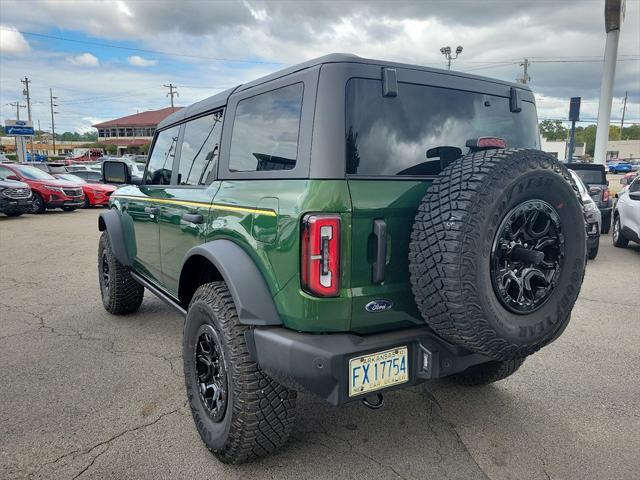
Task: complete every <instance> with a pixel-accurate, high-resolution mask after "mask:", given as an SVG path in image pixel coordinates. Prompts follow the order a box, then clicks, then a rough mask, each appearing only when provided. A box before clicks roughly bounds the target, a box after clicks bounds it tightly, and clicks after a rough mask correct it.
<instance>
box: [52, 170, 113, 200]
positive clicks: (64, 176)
mask: <svg viewBox="0 0 640 480" xmlns="http://www.w3.org/2000/svg"><path fill="white" fill-rule="evenodd" d="M78 173H85V172H78ZM91 173H93V172H91ZM98 176H100V174H98ZM54 177H56V178H58V179H60V180H65V181H67V182H73V183H75V184H77V185H80V186H81V187H82V191H83V193H84V207H85V208H89V207H97V206H100V207H104V206H106V205H108V204H109V197H110V196H111V194H112V193H113V192H115V191H116V187H114V186H113V185H105V184H102V183H89V182H87V181H86V180H84V179H82V178H80V177H79V176H77V175H74V174H72V173H57V174H55V175H54Z"/></svg>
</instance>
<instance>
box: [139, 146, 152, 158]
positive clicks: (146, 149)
mask: <svg viewBox="0 0 640 480" xmlns="http://www.w3.org/2000/svg"><path fill="white" fill-rule="evenodd" d="M150 146H151V144H149V143H143V144H142V145H140V153H141V154H142V155H146V154H148V153H149V147H150Z"/></svg>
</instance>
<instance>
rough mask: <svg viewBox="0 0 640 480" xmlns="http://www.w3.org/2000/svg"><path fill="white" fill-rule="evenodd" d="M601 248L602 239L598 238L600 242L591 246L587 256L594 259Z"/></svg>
mask: <svg viewBox="0 0 640 480" xmlns="http://www.w3.org/2000/svg"><path fill="white" fill-rule="evenodd" d="M599 249H600V240H598V243H596V245H595V246H594V247H591V248H590V249H589V251H588V252H587V258H588V259H589V260H594V259H595V258H596V257H597V256H598V250H599Z"/></svg>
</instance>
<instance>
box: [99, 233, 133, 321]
mask: <svg viewBox="0 0 640 480" xmlns="http://www.w3.org/2000/svg"><path fill="white" fill-rule="evenodd" d="M98 282H99V284H100V293H101V296H102V304H103V305H104V308H105V310H107V311H108V312H109V313H112V314H114V315H125V314H127V313H133V312H135V311H136V310H138V308H140V304H141V303H142V299H143V297H144V287H143V286H142V285H140V284H139V283H138V282H136V281H135V280H134V279H133V278H132V277H131V275H130V274H129V268H128V267H126V266H125V265H122V264H121V263H120V262H119V261H118V259H117V258H116V257H115V255H114V254H113V251H112V250H111V243H110V242H109V235H108V233H107V232H102V235H101V236H100V242H99V243H98Z"/></svg>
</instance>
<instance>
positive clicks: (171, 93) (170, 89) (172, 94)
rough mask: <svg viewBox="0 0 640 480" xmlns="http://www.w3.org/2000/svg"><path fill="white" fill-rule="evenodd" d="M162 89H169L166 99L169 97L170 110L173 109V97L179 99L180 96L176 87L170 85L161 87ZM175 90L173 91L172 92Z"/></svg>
mask: <svg viewBox="0 0 640 480" xmlns="http://www.w3.org/2000/svg"><path fill="white" fill-rule="evenodd" d="M163 86H164V87H167V88H168V89H169V93H167V95H166V96H167V97H171V108H173V96H174V95H175V96H176V97H179V96H180V95H179V94H178V90H177V88H176V86H175V85H174V84H173V83H170V84H169V85H163ZM174 89H175V90H174Z"/></svg>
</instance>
